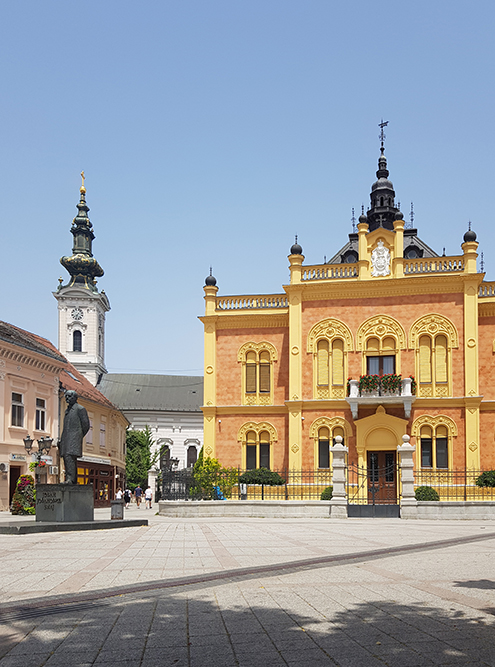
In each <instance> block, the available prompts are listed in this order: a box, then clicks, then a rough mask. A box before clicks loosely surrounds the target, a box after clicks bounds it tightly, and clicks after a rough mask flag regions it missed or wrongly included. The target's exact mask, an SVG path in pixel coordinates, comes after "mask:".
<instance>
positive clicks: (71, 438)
mask: <svg viewBox="0 0 495 667" xmlns="http://www.w3.org/2000/svg"><path fill="white" fill-rule="evenodd" d="M65 400H66V401H67V410H66V411H65V418H64V428H63V431H62V437H61V438H60V440H59V441H58V447H59V449H60V456H61V457H62V458H63V459H64V465H65V482H64V483H65V484H77V459H78V457H79V456H82V441H83V438H84V436H85V435H86V433H87V432H88V431H89V417H88V413H87V412H86V408H85V407H84V406H82V405H79V403H78V402H77V392H75V391H73V390H72V389H70V390H69V391H66V392H65Z"/></svg>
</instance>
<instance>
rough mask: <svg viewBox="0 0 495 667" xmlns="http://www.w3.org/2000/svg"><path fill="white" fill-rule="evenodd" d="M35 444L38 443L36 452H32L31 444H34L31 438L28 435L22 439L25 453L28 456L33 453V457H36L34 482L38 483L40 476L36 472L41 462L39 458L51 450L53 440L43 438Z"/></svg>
mask: <svg viewBox="0 0 495 667" xmlns="http://www.w3.org/2000/svg"><path fill="white" fill-rule="evenodd" d="M37 442H38V451H33V444H34V440H33V438H31V436H30V435H27V436H26V437H25V438H24V447H25V448H26V452H27V453H28V454H31V453H33V454H34V456H35V457H36V472H35V475H36V482H37V483H39V481H40V475H39V472H38V470H39V465H40V462H41V458H42V456H44V455H45V454H48V452H49V451H50V449H51V448H52V443H53V438H45V437H44V436H43V437H42V438H39V439H38V441H37Z"/></svg>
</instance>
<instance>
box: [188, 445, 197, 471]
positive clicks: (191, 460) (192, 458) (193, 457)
mask: <svg viewBox="0 0 495 667" xmlns="http://www.w3.org/2000/svg"><path fill="white" fill-rule="evenodd" d="M197 460H198V450H197V449H196V447H195V446H194V445H189V447H188V448H187V467H188V468H192V467H193V465H194V464H195V463H196V461H197Z"/></svg>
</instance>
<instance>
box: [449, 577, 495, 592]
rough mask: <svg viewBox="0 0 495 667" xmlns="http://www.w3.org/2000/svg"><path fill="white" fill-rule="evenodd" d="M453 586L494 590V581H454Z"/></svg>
mask: <svg viewBox="0 0 495 667" xmlns="http://www.w3.org/2000/svg"><path fill="white" fill-rule="evenodd" d="M454 586H460V587H461V588H480V589H482V590H490V589H495V581H491V579H478V580H476V581H455V582H454Z"/></svg>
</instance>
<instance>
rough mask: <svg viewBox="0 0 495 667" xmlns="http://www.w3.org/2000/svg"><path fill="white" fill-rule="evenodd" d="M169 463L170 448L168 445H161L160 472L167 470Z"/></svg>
mask: <svg viewBox="0 0 495 667" xmlns="http://www.w3.org/2000/svg"><path fill="white" fill-rule="evenodd" d="M169 461H170V448H169V446H168V445H163V447H162V448H161V449H160V470H163V469H164V468H165V469H167V468H168V466H169Z"/></svg>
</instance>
